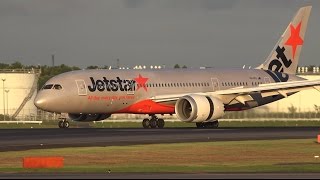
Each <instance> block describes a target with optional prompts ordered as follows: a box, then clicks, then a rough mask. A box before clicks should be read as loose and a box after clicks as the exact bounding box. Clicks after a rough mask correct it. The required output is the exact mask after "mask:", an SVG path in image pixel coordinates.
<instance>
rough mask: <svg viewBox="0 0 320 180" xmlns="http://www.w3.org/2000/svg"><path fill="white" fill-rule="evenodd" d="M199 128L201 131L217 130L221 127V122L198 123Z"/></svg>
mask: <svg viewBox="0 0 320 180" xmlns="http://www.w3.org/2000/svg"><path fill="white" fill-rule="evenodd" d="M196 125H197V128H199V129H200V128H201V129H204V128H206V129H217V128H218V127H219V121H218V120H216V121H212V122H201V123H196Z"/></svg>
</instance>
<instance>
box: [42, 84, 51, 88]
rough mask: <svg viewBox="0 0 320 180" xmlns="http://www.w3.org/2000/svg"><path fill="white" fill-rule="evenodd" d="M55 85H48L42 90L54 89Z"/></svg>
mask: <svg viewBox="0 0 320 180" xmlns="http://www.w3.org/2000/svg"><path fill="white" fill-rule="evenodd" d="M52 87H53V84H47V85H45V86H44V87H43V88H42V89H52Z"/></svg>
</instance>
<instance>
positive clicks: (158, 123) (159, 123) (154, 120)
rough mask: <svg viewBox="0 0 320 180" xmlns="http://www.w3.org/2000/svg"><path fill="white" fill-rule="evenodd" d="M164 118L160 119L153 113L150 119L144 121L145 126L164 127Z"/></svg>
mask: <svg viewBox="0 0 320 180" xmlns="http://www.w3.org/2000/svg"><path fill="white" fill-rule="evenodd" d="M164 124H165V123H164V120H163V119H158V117H157V116H155V115H151V116H150V119H144V120H143V121H142V126H143V128H160V129H161V128H163V127H164Z"/></svg>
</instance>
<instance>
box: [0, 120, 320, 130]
mask: <svg viewBox="0 0 320 180" xmlns="http://www.w3.org/2000/svg"><path fill="white" fill-rule="evenodd" d="M57 124H58V121H54V120H52V121H43V123H42V124H0V129H1V128H57V127H58V125H57ZM301 126H309V127H319V126H320V121H316V120H309V121H304V120H297V121H295V120H290V121H283V120H275V121H258V120H252V121H251V120H250V121H249V120H247V121H220V125H219V127H222V128H223V127H301ZM82 127H92V128H141V127H142V124H141V122H107V121H106V122H96V123H94V122H90V123H83V122H73V121H70V128H82ZM165 127H166V128H179V127H196V126H195V124H194V123H184V122H180V121H174V122H168V121H167V122H166V124H165Z"/></svg>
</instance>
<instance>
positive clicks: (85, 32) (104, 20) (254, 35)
mask: <svg viewBox="0 0 320 180" xmlns="http://www.w3.org/2000/svg"><path fill="white" fill-rule="evenodd" d="M306 5H312V6H313V9H312V12H311V17H310V19H309V25H308V30H307V33H306V38H305V42H304V43H305V44H304V47H303V49H302V53H301V58H300V65H301V66H305V65H320V63H319V62H320V61H319V57H320V51H319V48H320V35H319V33H320V23H319V22H320V21H319V19H320V1H319V0H304V1H303V0H300V1H298V0H0V62H2V63H13V62H15V61H19V62H21V63H23V64H26V65H38V64H40V65H51V64H52V63H51V55H52V54H54V55H55V64H56V65H59V64H66V65H69V66H78V67H81V68H85V67H87V66H90V65H94V66H105V65H108V66H110V65H111V66H116V64H117V59H119V60H120V65H121V66H126V67H133V66H135V65H146V66H150V65H165V66H166V67H173V66H174V65H175V64H180V65H186V66H188V67H201V66H210V67H232V68H237V67H242V66H243V65H246V66H247V67H248V66H252V67H256V66H258V65H260V64H261V63H262V62H264V60H265V59H266V58H267V56H268V55H269V53H270V51H271V50H272V48H273V47H274V45H275V43H276V42H277V41H278V39H279V37H280V35H281V34H282V33H283V31H284V30H285V28H286V27H287V25H288V24H289V22H290V20H291V19H292V17H293V16H294V14H295V13H296V11H297V10H298V9H299V8H300V7H302V6H306Z"/></svg>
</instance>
